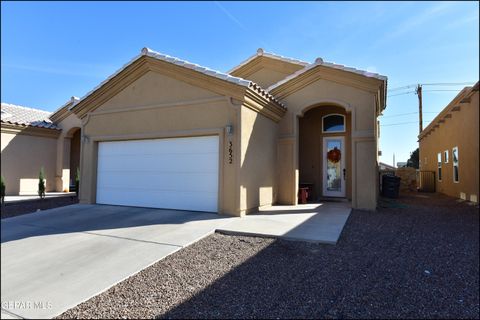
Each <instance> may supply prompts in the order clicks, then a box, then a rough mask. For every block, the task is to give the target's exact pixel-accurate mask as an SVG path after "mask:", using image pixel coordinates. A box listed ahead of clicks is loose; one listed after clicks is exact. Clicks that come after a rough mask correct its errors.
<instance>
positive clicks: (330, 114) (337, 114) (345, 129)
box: [322, 113, 347, 134]
mask: <svg viewBox="0 0 480 320" xmlns="http://www.w3.org/2000/svg"><path fill="white" fill-rule="evenodd" d="M331 116H341V117H342V118H343V130H342V131H325V122H324V121H325V118H328V117H331ZM345 132H347V121H346V118H345V115H344V114H340V113H329V114H326V115H324V116H322V133H327V134H329V133H345Z"/></svg>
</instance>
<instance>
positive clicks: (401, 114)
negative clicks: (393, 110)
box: [381, 111, 438, 119]
mask: <svg viewBox="0 0 480 320" xmlns="http://www.w3.org/2000/svg"><path fill="white" fill-rule="evenodd" d="M423 113H438V112H434V111H427V112H423ZM409 114H418V111H416V112H408V113H399V114H392V115H389V116H381V117H382V119H384V118H391V117H400V116H406V115H409Z"/></svg>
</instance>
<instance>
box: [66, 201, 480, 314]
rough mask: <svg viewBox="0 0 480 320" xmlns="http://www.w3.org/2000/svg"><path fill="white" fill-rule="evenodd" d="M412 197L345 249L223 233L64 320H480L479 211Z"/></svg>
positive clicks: (368, 222) (358, 231)
mask: <svg viewBox="0 0 480 320" xmlns="http://www.w3.org/2000/svg"><path fill="white" fill-rule="evenodd" d="M423 197H424V196H420V197H418V196H417V195H409V196H404V197H403V198H402V199H400V200H399V201H401V204H403V205H401V204H400V205H399V203H398V202H392V201H390V202H386V204H387V205H386V207H387V208H380V209H379V210H378V211H377V212H374V213H372V212H364V211H359V210H354V211H353V212H352V214H351V215H350V218H349V220H348V222H347V225H346V226H345V229H344V231H343V233H342V236H341V238H340V241H339V242H338V244H337V245H336V246H332V245H320V244H311V243H305V242H290V241H282V240H273V239H263V238H254V237H239V236H225V235H219V234H215V235H212V236H210V237H208V238H205V239H203V240H202V241H199V242H197V243H195V244H194V245H192V246H190V247H187V248H185V249H183V250H181V251H179V252H177V253H175V254H173V255H171V256H169V257H167V258H166V259H164V260H162V261H160V262H158V263H156V264H154V265H153V266H151V267H149V268H147V269H145V270H143V271H142V272H140V273H138V274H137V275H135V276H132V277H130V278H129V279H127V280H125V281H123V282H122V283H120V284H118V285H117V286H115V287H113V288H111V289H110V290H108V291H106V292H104V293H102V294H100V295H98V296H96V297H94V298H92V299H90V300H88V301H86V302H85V303H82V304H80V305H78V306H76V307H75V308H73V309H70V310H69V311H67V312H65V313H64V314H62V315H61V316H59V317H60V318H154V317H160V318H477V319H478V318H479V253H478V250H479V220H478V219H479V215H478V207H472V206H469V205H465V204H461V203H458V202H456V201H455V200H452V199H450V198H447V197H442V196H434V197H433V198H432V197H430V198H423Z"/></svg>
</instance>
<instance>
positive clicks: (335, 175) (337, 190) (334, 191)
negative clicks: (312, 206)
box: [323, 137, 346, 197]
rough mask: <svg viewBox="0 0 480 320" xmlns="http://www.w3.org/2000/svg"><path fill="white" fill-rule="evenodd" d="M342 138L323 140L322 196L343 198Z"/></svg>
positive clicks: (343, 162)
mask: <svg viewBox="0 0 480 320" xmlns="http://www.w3.org/2000/svg"><path fill="white" fill-rule="evenodd" d="M344 149H345V148H344V139H343V137H332V138H324V139H323V195H324V196H327V197H345V183H346V180H345V179H346V171H345V151H344Z"/></svg>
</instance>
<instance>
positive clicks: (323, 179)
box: [322, 136, 347, 198]
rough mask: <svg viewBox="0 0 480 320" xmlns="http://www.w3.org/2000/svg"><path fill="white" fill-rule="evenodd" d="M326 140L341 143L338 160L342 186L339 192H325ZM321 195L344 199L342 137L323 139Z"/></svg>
mask: <svg viewBox="0 0 480 320" xmlns="http://www.w3.org/2000/svg"><path fill="white" fill-rule="evenodd" d="M328 140H340V141H341V142H340V143H341V150H340V152H341V158H340V175H341V176H342V180H341V181H342V184H341V191H327V161H326V155H327V141H328ZM322 146H323V147H322V163H323V165H322V170H323V171H322V186H323V188H322V195H323V196H325V197H339V198H344V197H345V195H346V189H347V188H346V184H347V179H346V178H345V177H344V175H343V172H344V170H346V168H345V160H346V154H345V149H346V148H345V137H343V136H332V137H323V144H322Z"/></svg>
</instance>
